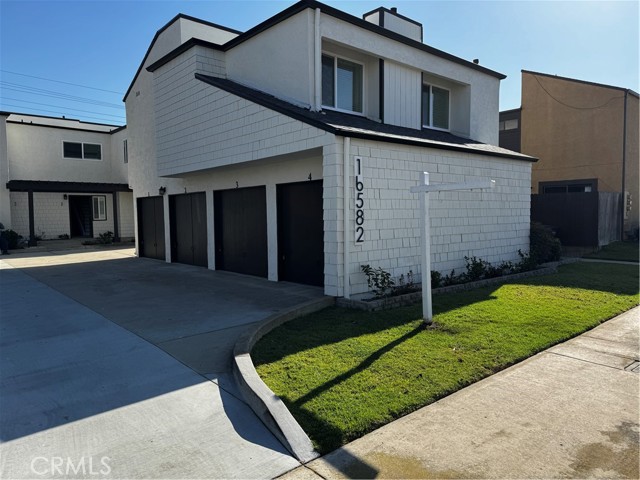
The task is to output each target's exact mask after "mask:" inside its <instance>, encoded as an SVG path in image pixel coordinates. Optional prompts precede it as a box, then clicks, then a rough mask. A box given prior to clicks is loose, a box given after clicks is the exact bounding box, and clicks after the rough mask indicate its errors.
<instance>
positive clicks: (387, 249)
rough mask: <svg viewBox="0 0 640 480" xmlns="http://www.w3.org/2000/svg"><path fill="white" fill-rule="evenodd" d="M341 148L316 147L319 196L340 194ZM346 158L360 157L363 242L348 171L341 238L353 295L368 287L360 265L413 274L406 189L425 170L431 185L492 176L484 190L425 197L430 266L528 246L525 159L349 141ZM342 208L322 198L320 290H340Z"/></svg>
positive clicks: (508, 255) (415, 211)
mask: <svg viewBox="0 0 640 480" xmlns="http://www.w3.org/2000/svg"><path fill="white" fill-rule="evenodd" d="M341 151H342V147H341V146H340V145H338V146H337V148H331V149H329V148H325V149H324V164H323V169H324V178H325V198H339V199H342V154H341V153H340V152H341ZM351 155H352V157H351V164H353V156H356V155H359V156H362V158H363V165H364V166H363V174H364V182H363V183H364V197H365V224H364V227H365V239H366V241H365V243H364V244H363V245H355V243H354V238H353V237H354V233H353V232H354V228H355V224H354V192H353V190H354V186H353V182H354V180H353V177H352V176H350V179H349V182H350V184H351V185H350V192H351V193H350V194H349V204H350V214H349V215H350V220H349V228H350V231H349V233H348V237H347V240H348V241H349V242H350V252H351V266H350V268H349V271H350V272H351V274H350V284H351V292H352V293H353V294H357V293H362V292H366V291H367V289H368V287H367V285H366V278H365V276H364V275H363V274H362V273H361V272H360V266H361V265H363V264H367V263H368V264H370V265H371V266H372V267H382V268H383V269H385V270H387V271H389V272H390V273H391V274H392V275H393V276H394V277H398V276H400V275H401V274H405V275H406V274H407V272H408V271H409V270H412V271H413V272H414V274H418V275H417V277H418V278H420V274H421V272H420V266H419V265H420V252H421V249H420V223H419V201H418V195H417V194H412V193H410V192H409V188H410V187H411V186H413V185H417V184H418V183H419V182H420V181H421V172H423V171H428V172H429V173H430V182H431V183H433V184H436V183H456V182H466V181H471V180H474V179H478V178H481V177H488V178H492V179H494V180H496V188H495V189H493V190H490V191H485V192H477V191H476V192H462V191H461V192H439V193H432V194H430V195H431V197H430V198H431V208H430V217H431V245H432V249H431V251H432V262H433V263H432V268H433V269H434V270H438V271H440V272H444V273H449V272H450V271H451V270H452V269H456V270H457V271H458V272H460V271H461V269H464V265H465V262H464V256H465V255H466V256H476V257H480V258H482V259H484V260H487V261H489V262H492V263H499V262H501V261H505V260H511V261H515V260H518V254H517V251H518V249H522V250H523V251H527V250H528V248H529V215H530V195H529V191H530V178H531V164H530V163H528V162H522V161H517V160H508V159H500V158H493V157H489V156H482V155H476V154H466V153H458V152H447V151H444V150H434V149H428V148H420V147H412V146H404V145H393V144H389V143H382V142H373V141H367V140H355V139H354V140H352V143H351ZM349 171H350V172H352V171H353V168H352V167H351V168H350V169H349ZM329 185H336V186H335V187H333V186H329ZM342 213H343V212H342V203H341V201H338V202H335V203H333V202H327V201H326V200H325V241H327V242H328V243H327V244H326V246H325V264H326V265H325V278H326V280H327V290H326V293H327V294H331V295H342V286H343V283H342V282H343V279H342V272H343V267H342V265H343V253H342V252H343V250H342V240H343V233H342ZM331 244H333V245H331Z"/></svg>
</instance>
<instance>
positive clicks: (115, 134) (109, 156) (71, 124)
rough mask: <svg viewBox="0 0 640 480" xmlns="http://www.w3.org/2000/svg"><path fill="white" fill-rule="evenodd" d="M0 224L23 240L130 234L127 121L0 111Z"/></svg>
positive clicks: (130, 205) (130, 235)
mask: <svg viewBox="0 0 640 480" xmlns="http://www.w3.org/2000/svg"><path fill="white" fill-rule="evenodd" d="M0 120H1V121H0V184H1V186H0V222H2V223H3V224H4V226H5V228H7V229H12V230H15V231H16V232H17V233H18V234H19V235H22V236H23V237H25V238H27V239H28V240H29V244H30V245H34V244H35V240H36V238H42V239H43V240H50V239H57V238H59V237H60V236H64V235H69V236H70V237H97V236H98V235H99V234H101V233H105V232H108V231H110V232H113V233H114V237H115V238H116V239H121V238H133V237H134V229H133V194H132V191H131V189H130V188H129V183H128V165H127V161H128V160H127V157H126V155H127V153H126V150H127V136H126V127H118V126H115V125H104V124H97V123H89V122H81V121H79V120H73V119H67V118H57V117H47V116H41V115H31V114H20V113H9V112H1V114H0Z"/></svg>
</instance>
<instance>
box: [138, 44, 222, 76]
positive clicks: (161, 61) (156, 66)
mask: <svg viewBox="0 0 640 480" xmlns="http://www.w3.org/2000/svg"><path fill="white" fill-rule="evenodd" d="M196 46H198V47H206V48H211V49H213V50H223V47H222V45H219V44H217V43H213V42H207V41H206V40H201V39H199V38H195V37H191V38H190V39H189V40H187V41H186V42H184V43H183V44H182V45H180V46H178V47H176V48H174V49H173V50H171V51H170V52H169V53H167V54H166V55H165V56H164V57H161V58H159V59H158V60H156V61H155V62H153V63H152V64H151V65H149V66H148V67H147V68H146V70H147V72H155V71H156V70H158V69H159V68H160V67H162V66H163V65H166V64H167V63H169V62H170V61H171V60H173V59H174V58H177V57H179V56H180V55H182V54H183V53H184V52H186V51H188V50H191V49H192V48H193V47H196Z"/></svg>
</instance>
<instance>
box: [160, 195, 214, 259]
mask: <svg viewBox="0 0 640 480" xmlns="http://www.w3.org/2000/svg"><path fill="white" fill-rule="evenodd" d="M169 218H170V220H171V260H172V261H174V262H178V263H186V264H189V265H197V266H200V267H206V266H207V264H208V262H207V200H206V194H205V193H204V192H200V193H185V194H182V195H171V196H170V197H169Z"/></svg>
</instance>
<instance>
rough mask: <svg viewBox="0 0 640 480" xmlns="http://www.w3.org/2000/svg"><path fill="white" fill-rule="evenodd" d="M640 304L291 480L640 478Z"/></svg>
mask: <svg viewBox="0 0 640 480" xmlns="http://www.w3.org/2000/svg"><path fill="white" fill-rule="evenodd" d="M639 323H640V307H637V308H635V309H633V310H631V311H629V312H627V313H625V314H623V315H621V316H619V317H616V318H615V319H613V320H610V321H608V322H606V323H604V324H602V325H600V326H599V327H597V328H595V329H593V330H591V331H589V332H587V333H585V334H583V335H580V336H579V337H576V338H574V339H572V340H570V341H568V342H565V343H563V344H560V345H557V346H555V347H553V348H550V349H549V350H546V351H545V352H542V353H540V354H538V355H536V356H534V357H531V358H530V359H528V360H526V361H524V362H522V363H519V364H517V365H515V366H513V367H511V368H509V369H507V370H504V371H502V372H500V373H498V374H496V375H493V376H491V377H489V378H487V379H485V380H482V381H480V382H478V383H476V384H473V385H471V386H469V387H467V388H465V389H463V390H460V391H459V392H457V393H455V394H453V395H450V396H449V397H446V398H444V399H442V400H440V401H438V402H436V403H434V404H432V405H429V406H427V407H425V408H422V409H420V410H419V411H416V412H414V413H412V414H410V415H407V416H406V417H403V418H401V419H399V420H397V421H395V422H393V423H390V424H388V425H386V426H384V427H382V428H380V429H378V430H376V431H374V432H372V433H370V434H368V435H366V436H364V437H362V438H360V439H358V440H356V441H354V442H352V443H350V444H348V445H346V446H344V447H342V448H340V449H338V450H336V451H334V452H332V453H330V454H328V455H326V456H324V457H322V458H320V459H318V460H315V461H313V462H310V463H309V464H307V465H306V466H304V467H299V468H297V469H295V470H293V471H291V472H289V473H288V474H286V475H284V476H283V477H281V478H283V479H287V480H290V479H318V478H325V479H329V478H331V479H334V478H633V479H637V478H640V471H639V466H638V458H639V453H638V452H639V451H640V450H639V448H640V446H639V425H638V419H639V414H640V413H639V401H640V400H639V398H640V397H639V394H640V377H639V373H638V372H639V370H640V367H639V364H638V359H639V356H640V353H639V350H640V346H639V343H640V342H639Z"/></svg>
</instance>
